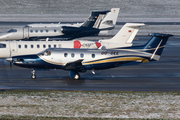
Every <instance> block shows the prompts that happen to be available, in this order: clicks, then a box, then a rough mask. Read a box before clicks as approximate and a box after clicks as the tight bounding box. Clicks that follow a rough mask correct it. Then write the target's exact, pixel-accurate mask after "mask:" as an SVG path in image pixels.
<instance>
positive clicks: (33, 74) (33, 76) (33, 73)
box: [31, 70, 36, 79]
mask: <svg viewBox="0 0 180 120" xmlns="http://www.w3.org/2000/svg"><path fill="white" fill-rule="evenodd" d="M35 72H36V71H35V70H32V71H31V73H32V76H31V79H36V75H35Z"/></svg>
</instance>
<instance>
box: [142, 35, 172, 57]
mask: <svg viewBox="0 0 180 120" xmlns="http://www.w3.org/2000/svg"><path fill="white" fill-rule="evenodd" d="M149 35H150V36H152V38H151V39H150V40H149V41H148V42H147V44H146V45H144V47H143V51H144V52H147V53H151V54H152V56H151V58H150V60H159V58H160V56H161V54H162V52H163V49H164V47H165V45H166V43H167V40H168V38H169V37H171V36H173V35H170V34H160V33H151V34H149Z"/></svg>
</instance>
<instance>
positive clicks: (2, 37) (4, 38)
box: [0, 34, 9, 41]
mask: <svg viewBox="0 0 180 120" xmlns="http://www.w3.org/2000/svg"><path fill="white" fill-rule="evenodd" d="M4 40H9V35H7V34H5V35H0V41H4Z"/></svg>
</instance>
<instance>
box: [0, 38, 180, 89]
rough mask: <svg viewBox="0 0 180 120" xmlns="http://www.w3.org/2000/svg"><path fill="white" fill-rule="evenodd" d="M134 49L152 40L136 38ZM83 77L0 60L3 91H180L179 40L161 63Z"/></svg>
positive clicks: (172, 42) (170, 44)
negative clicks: (32, 68) (33, 74)
mask: <svg viewBox="0 0 180 120" xmlns="http://www.w3.org/2000/svg"><path fill="white" fill-rule="evenodd" d="M136 38H137V39H139V40H136V41H134V44H135V45H138V44H143V43H146V42H147V40H148V39H149V37H147V36H145V37H136ZM95 72H96V74H95V75H94V74H92V73H91V71H88V72H86V73H80V75H81V78H82V79H81V80H72V79H71V78H69V73H68V71H63V70H49V71H36V76H37V79H36V80H32V79H31V70H30V69H26V68H20V67H17V66H14V65H13V66H12V68H10V66H9V63H8V62H6V61H4V59H0V90H70V91H71V90H82V91H102V90H104V91H180V40H179V38H177V37H172V38H170V40H169V41H168V43H167V45H166V47H165V49H164V51H163V54H162V57H161V58H160V60H159V61H156V62H151V63H142V64H141V65H134V66H123V67H118V68H113V69H109V70H102V71H95Z"/></svg>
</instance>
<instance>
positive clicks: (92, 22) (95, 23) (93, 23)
mask: <svg viewBox="0 0 180 120" xmlns="http://www.w3.org/2000/svg"><path fill="white" fill-rule="evenodd" d="M108 12H110V11H109V10H103V11H100V10H96V11H92V12H91V15H90V16H89V18H88V19H87V20H86V21H85V22H84V23H83V24H82V26H81V27H90V28H99V25H100V23H101V21H102V19H103V18H104V16H105V15H106V14H107V13H108Z"/></svg>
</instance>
